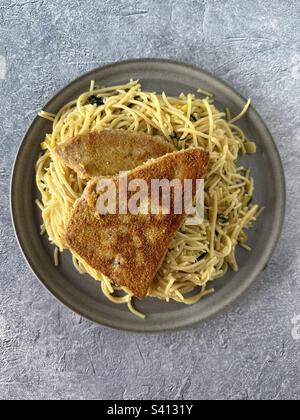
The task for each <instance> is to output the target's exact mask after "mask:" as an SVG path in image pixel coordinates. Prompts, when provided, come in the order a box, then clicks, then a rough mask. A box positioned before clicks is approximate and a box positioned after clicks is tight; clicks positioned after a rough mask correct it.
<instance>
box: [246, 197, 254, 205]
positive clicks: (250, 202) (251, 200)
mask: <svg viewBox="0 0 300 420" xmlns="http://www.w3.org/2000/svg"><path fill="white" fill-rule="evenodd" d="M252 202H253V197H249V200H248V202H247V206H249V205H250V204H252Z"/></svg>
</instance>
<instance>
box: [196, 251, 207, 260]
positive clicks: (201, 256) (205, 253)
mask: <svg viewBox="0 0 300 420" xmlns="http://www.w3.org/2000/svg"><path fill="white" fill-rule="evenodd" d="M207 254H208V253H207V252H203V253H202V254H200V255H199V257H198V258H197V262H199V261H201V260H203V258H205V257H206V255H207Z"/></svg>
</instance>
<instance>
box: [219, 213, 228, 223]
mask: <svg viewBox="0 0 300 420" xmlns="http://www.w3.org/2000/svg"><path fill="white" fill-rule="evenodd" d="M218 220H219V222H220V223H221V224H223V225H224V224H226V223H228V222H229V217H228V216H225V214H218Z"/></svg>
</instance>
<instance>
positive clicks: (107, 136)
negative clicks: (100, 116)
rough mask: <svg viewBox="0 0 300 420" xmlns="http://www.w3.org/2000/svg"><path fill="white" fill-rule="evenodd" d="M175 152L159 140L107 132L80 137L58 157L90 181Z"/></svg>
mask: <svg viewBox="0 0 300 420" xmlns="http://www.w3.org/2000/svg"><path fill="white" fill-rule="evenodd" d="M175 150H176V149H175V147H174V146H173V145H172V144H170V143H168V142H167V141H166V140H164V139H163V138H162V137H159V136H149V135H147V134H144V133H135V132H130V131H121V130H103V131H100V132H97V131H95V132H90V133H86V134H81V135H78V136H76V137H74V138H73V139H71V140H69V141H67V142H66V143H63V144H61V145H59V146H57V147H56V148H55V149H54V153H55V154H56V155H57V156H58V157H59V158H60V159H61V160H62V161H63V162H64V163H65V165H67V166H69V167H70V168H71V169H73V170H75V171H76V172H77V173H78V175H79V176H80V177H81V178H85V179H88V178H93V177H97V176H114V175H118V174H119V172H120V171H129V170H131V169H134V168H136V167H137V166H140V165H142V164H143V163H144V162H146V161H147V160H149V159H152V158H158V157H160V156H163V155H165V154H167V153H171V152H174V151H175Z"/></svg>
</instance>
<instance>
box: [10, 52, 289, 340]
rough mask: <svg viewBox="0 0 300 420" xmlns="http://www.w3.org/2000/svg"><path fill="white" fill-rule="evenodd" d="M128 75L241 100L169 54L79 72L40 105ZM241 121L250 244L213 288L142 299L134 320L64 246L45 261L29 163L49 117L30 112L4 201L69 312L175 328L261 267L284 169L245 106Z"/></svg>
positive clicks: (229, 101)
mask: <svg viewBox="0 0 300 420" xmlns="http://www.w3.org/2000/svg"><path fill="white" fill-rule="evenodd" d="M130 78H133V79H140V80H141V82H142V85H143V88H144V89H150V90H155V91H156V92H161V91H162V90H164V91H165V92H167V94H169V95H178V94H180V93H181V92H186V93H188V92H195V91H196V89H197V88H199V87H202V88H203V89H207V90H209V91H210V92H213V93H214V94H215V97H216V99H217V102H218V103H219V104H220V106H221V107H224V106H228V107H230V109H231V110H232V113H233V114H237V113H239V112H240V111H241V109H242V107H243V106H244V104H245V99H244V98H242V97H241V96H240V95H239V94H238V93H237V92H236V91H235V90H233V89H232V88H231V87H229V86H228V85H226V84H225V83H223V82H222V81H220V80H218V79H216V78H215V77H213V76H212V75H210V74H208V73H206V72H204V71H202V70H199V69H197V68H194V67H191V66H189V65H185V64H180V63H176V62H171V61H163V60H135V61H128V62H120V63H116V64H113V65H110V66H106V67H102V68H99V69H96V70H94V71H92V72H90V73H88V74H86V75H84V76H82V77H80V78H79V79H77V80H76V81H74V82H73V83H71V84H70V85H69V86H67V87H66V88H65V89H63V90H62V91H61V92H59V93H58V94H57V95H56V96H55V97H54V98H53V99H52V100H51V101H50V102H49V103H48V104H47V105H46V106H45V107H44V109H45V110H47V111H49V112H53V113H55V112H57V111H58V110H59V109H60V108H61V107H62V106H63V105H64V104H65V103H67V102H69V101H70V100H73V99H75V98H76V97H78V96H79V94H80V93H82V92H83V91H86V90H87V89H88V87H89V84H90V80H92V79H95V80H96V81H97V82H98V83H99V84H101V85H113V84H120V83H124V82H127V81H128V80H129V79H130ZM241 126H242V128H243V129H244V130H245V131H246V133H247V134H248V135H249V137H250V138H251V139H254V140H255V141H256V142H257V145H258V153H257V155H255V156H251V157H250V156H249V157H246V158H243V159H242V160H243V163H244V164H246V165H248V166H249V167H251V168H252V171H253V176H254V178H255V183H256V191H255V197H254V200H255V202H257V203H259V204H260V205H262V206H264V207H266V210H265V212H264V213H263V214H262V216H261V217H260V218H259V220H258V222H257V223H256V225H255V227H254V228H253V229H252V230H251V231H250V240H249V242H250V245H253V252H252V253H250V254H249V253H247V252H245V251H243V250H239V251H238V262H239V265H240V271H239V272H238V273H233V272H229V273H228V274H227V275H226V276H225V277H223V278H222V279H221V280H218V281H217V282H215V288H216V292H215V294H213V295H211V296H209V297H207V298H205V299H203V300H202V301H200V302H199V303H197V304H195V305H193V306H185V305H181V304H177V303H175V302H173V303H166V302H163V301H158V300H155V299H146V300H145V301H144V302H139V303H138V305H137V306H138V308H139V309H142V310H143V311H144V312H145V313H146V314H147V315H148V317H147V318H146V319H145V320H140V319H138V318H136V317H135V316H134V315H132V314H131V313H130V312H129V311H128V310H127V307H126V306H125V305H122V306H119V305H118V306H117V305H114V304H112V303H110V302H108V301H107V300H106V299H105V298H104V297H103V296H102V294H101V292H100V290H99V289H100V288H99V284H98V283H97V282H95V281H94V280H92V279H91V278H89V277H88V276H81V275H79V274H78V273H77V272H76V271H75V269H74V267H73V265H72V262H71V258H70V255H69V253H68V252H66V253H64V254H63V257H62V264H61V266H60V267H59V268H55V267H54V266H53V248H52V247H51V246H49V243H48V241H47V238H46V237H43V238H42V237H41V236H40V234H39V226H40V224H41V219H40V214H39V210H38V209H37V208H36V206H35V204H34V202H35V199H36V198H37V196H38V192H37V189H36V187H35V175H34V165H35V162H36V160H37V157H38V154H39V153H40V147H39V144H40V142H41V140H42V139H43V138H44V135H45V134H46V133H47V132H49V131H51V124H50V123H48V122H47V121H45V120H43V119H41V118H37V119H35V120H34V122H33V124H32V125H31V127H30V128H29V130H28V132H27V134H26V136H25V138H24V140H23V142H22V144H21V147H20V150H19V153H18V156H17V159H16V163H15V167H14V172H13V177H12V186H11V205H12V216H13V221H14V225H15V231H16V235H17V237H18V240H19V243H20V246H21V249H22V251H23V253H24V256H25V258H26V260H27V261H28V263H29V265H30V267H31V268H32V270H33V271H34V273H35V274H36V276H37V277H38V278H39V279H40V280H41V282H42V283H43V284H44V285H45V286H46V288H47V289H48V290H49V291H50V292H51V293H52V294H53V295H54V296H56V298H58V299H59V300H60V301H61V302H63V303H64V304H65V305H67V306H68V307H69V308H71V309H72V310H74V311H75V312H77V313H79V314H80V315H82V316H84V317H86V318H88V319H90V320H92V321H94V322H97V323H99V324H102V325H106V326H109V327H113V328H118V329H123V330H131V331H140V332H158V331H164V330H170V329H175V328H183V327H187V326H189V325H191V324H194V323H196V322H198V321H200V320H203V319H205V318H208V317H210V316H212V315H214V314H216V313H217V312H219V311H220V310H222V309H224V308H225V307H226V306H227V305H229V304H230V303H232V302H233V301H234V300H235V299H237V298H238V297H239V296H240V295H241V294H242V293H244V292H245V290H246V289H247V288H248V287H249V286H250V285H251V284H252V283H253V282H254V280H255V278H256V277H257V276H258V275H259V274H260V273H261V271H262V270H263V269H264V268H265V267H266V265H267V263H268V261H269V259H270V257H271V255H272V253H273V251H274V248H275V246H276V243H277V241H278V238H279V235H280V232H281V228H282V223H283V218H284V209H285V183H284V174H283V169H282V165H281V161H280V157H279V154H278V152H277V149H276V146H275V144H274V141H273V139H272V136H271V134H270V133H269V131H268V129H267V128H266V126H265V124H264V123H263V121H262V119H261V118H260V117H259V115H258V114H257V112H256V111H255V110H254V108H253V107H251V109H250V111H249V112H248V114H247V116H246V118H244V120H243V122H242V123H241Z"/></svg>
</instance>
